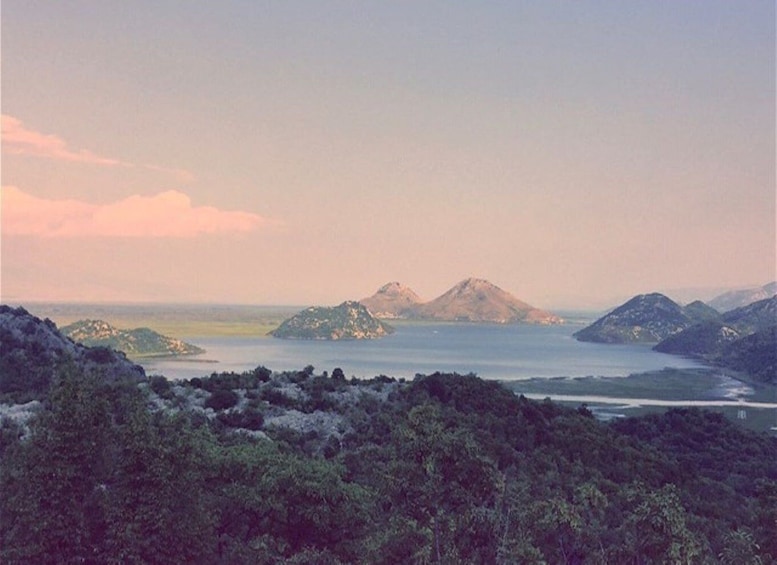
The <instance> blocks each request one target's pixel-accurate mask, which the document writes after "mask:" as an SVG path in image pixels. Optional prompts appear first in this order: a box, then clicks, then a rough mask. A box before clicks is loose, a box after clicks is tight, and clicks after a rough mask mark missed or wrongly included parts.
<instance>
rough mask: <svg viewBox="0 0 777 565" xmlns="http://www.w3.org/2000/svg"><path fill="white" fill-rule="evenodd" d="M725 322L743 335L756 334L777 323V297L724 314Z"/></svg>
mask: <svg viewBox="0 0 777 565" xmlns="http://www.w3.org/2000/svg"><path fill="white" fill-rule="evenodd" d="M723 321H724V322H726V323H727V324H730V325H733V326H736V327H737V328H738V329H739V330H740V331H742V332H743V333H754V332H757V331H760V330H763V329H766V328H768V327H770V326H772V325H774V324H775V323H777V296H772V297H771V298H765V299H763V300H759V301H757V302H753V303H752V304H748V305H747V306H742V307H741V308H736V309H734V310H731V311H730V312H726V313H725V314H723Z"/></svg>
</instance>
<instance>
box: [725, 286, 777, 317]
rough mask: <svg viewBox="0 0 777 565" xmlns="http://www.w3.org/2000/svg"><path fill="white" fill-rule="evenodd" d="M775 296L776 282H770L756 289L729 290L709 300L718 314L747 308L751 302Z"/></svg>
mask: <svg viewBox="0 0 777 565" xmlns="http://www.w3.org/2000/svg"><path fill="white" fill-rule="evenodd" d="M774 295H777V281H775V282H770V283H768V284H765V285H763V286H759V287H756V288H746V289H742V290H731V291H729V292H725V293H723V294H721V295H720V296H716V297H715V298H713V299H712V300H710V306H712V307H713V308H715V309H716V310H718V311H719V312H728V311H729V310H734V309H735V308H741V307H742V306H747V305H748V304H752V303H753V302H758V301H759V300H764V299H765V298H771V297H772V296H774Z"/></svg>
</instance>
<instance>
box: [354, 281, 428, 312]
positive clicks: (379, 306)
mask: <svg viewBox="0 0 777 565" xmlns="http://www.w3.org/2000/svg"><path fill="white" fill-rule="evenodd" d="M359 302H361V303H362V304H363V305H364V306H366V307H367V309H368V310H369V311H370V312H371V313H372V314H373V315H374V316H376V317H378V318H387V319H393V318H409V317H412V316H413V312H414V311H415V309H416V308H417V307H418V306H420V305H421V304H422V302H423V301H422V300H421V298H419V296H418V295H417V294H416V293H415V292H413V290H412V289H411V288H409V287H407V286H404V285H402V284H400V283H398V282H390V283H388V284H385V285H383V286H382V287H380V288H379V289H378V291H377V292H376V293H375V294H373V295H372V296H370V297H367V298H363V299H362V300H360V301H359Z"/></svg>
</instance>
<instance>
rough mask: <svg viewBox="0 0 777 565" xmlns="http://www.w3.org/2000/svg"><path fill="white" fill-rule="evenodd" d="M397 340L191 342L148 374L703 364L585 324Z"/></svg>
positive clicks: (527, 370)
mask: <svg viewBox="0 0 777 565" xmlns="http://www.w3.org/2000/svg"><path fill="white" fill-rule="evenodd" d="M393 325H394V326H395V328H396V333H394V334H393V335H391V336H388V337H385V338H382V339H379V340H360V341H296V340H281V339H273V338H259V337H245V336H226V337H225V336H212V337H209V336H193V337H190V338H186V337H184V338H183V339H185V340H186V341H189V342H190V343H193V344H195V345H198V346H200V347H202V348H204V349H205V350H206V353H204V354H202V355H198V356H193V357H185V358H175V359H147V360H143V361H142V362H141V364H142V365H143V366H144V368H145V369H146V372H147V373H149V374H162V375H164V376H166V377H167V378H169V379H182V378H192V377H198V376H203V375H209V374H211V373H213V372H222V371H235V372H242V371H245V370H249V369H253V368H255V367H256V366H258V365H264V366H266V367H268V368H270V369H272V370H274V371H284V370H296V369H302V368H304V367H305V366H307V365H313V366H314V367H315V368H316V370H317V372H321V371H329V372H330V373H331V372H332V369H334V368H335V367H340V368H341V369H342V370H343V372H344V373H345V374H346V375H347V376H348V377H351V376H356V377H359V378H369V377H373V376H376V375H380V374H384V375H389V376H392V377H405V378H412V377H413V376H414V375H416V374H417V373H424V374H428V373H433V372H435V371H443V372H454V371H455V372H459V373H469V372H472V373H476V374H477V375H478V376H480V377H481V378H484V379H496V380H519V379H531V378H538V377H539V378H549V377H560V376H567V377H584V376H602V377H621V376H627V375H629V374H632V373H642V372H647V371H655V370H658V369H663V368H665V367H673V368H699V367H702V365H700V364H699V363H698V362H696V361H693V360H691V359H686V358H683V357H677V356H673V355H667V354H663V353H657V352H655V351H652V350H651V349H650V347H647V346H644V345H604V344H595V343H584V342H579V341H577V340H575V339H574V338H573V337H572V334H573V333H574V332H575V331H577V330H578V329H580V328H582V327H583V324H565V325H562V326H532V325H496V324H494V325H491V324H464V323H462V324H453V323H439V324H438V323H412V322H394V323H393Z"/></svg>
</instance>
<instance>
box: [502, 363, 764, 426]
mask: <svg viewBox="0 0 777 565" xmlns="http://www.w3.org/2000/svg"><path fill="white" fill-rule="evenodd" d="M504 384H505V386H506V387H508V388H509V389H510V390H513V391H514V392H515V393H516V394H526V395H547V396H548V397H550V398H554V397H557V396H559V395H565V396H586V397H607V398H612V399H614V400H615V401H617V399H624V402H622V403H617V402H599V401H596V400H591V401H589V402H586V404H587V406H588V408H589V409H591V410H592V411H593V412H594V413H595V414H596V415H597V416H598V417H600V418H602V419H609V418H616V417H622V416H639V415H643V414H647V413H654V412H665V411H667V410H669V409H670V407H667V406H660V405H657V404H651V403H650V402H649V401H646V402H640V403H634V402H627V400H628V399H650V400H654V401H656V402H660V401H689V404H691V403H693V402H694V401H715V400H724V401H732V400H737V399H742V400H746V401H749V402H759V403H769V404H775V403H777V387H774V386H770V385H764V384H759V383H753V382H750V381H749V380H748V379H747V378H746V377H744V376H743V375H741V374H736V373H731V372H724V371H721V370H720V369H712V368H710V369H663V370H661V371H653V372H649V373H640V374H635V375H630V376H628V377H579V378H567V377H559V378H554V379H529V380H522V381H511V382H506V383H504ZM555 401H556V402H560V403H561V404H567V405H570V406H580V405H581V404H582V402H581V401H579V400H575V401H561V400H558V399H556V400H555ZM704 409H706V410H714V411H717V412H722V413H724V414H725V415H726V416H727V417H728V418H730V419H731V420H732V421H736V422H738V423H740V424H742V425H744V426H746V427H748V428H751V429H755V430H759V431H767V430H770V429H771V428H772V427H773V426H777V408H759V407H753V406H736V405H735V406H704Z"/></svg>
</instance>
